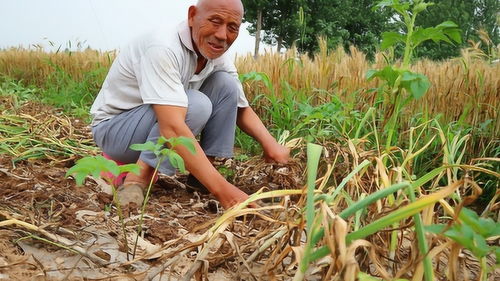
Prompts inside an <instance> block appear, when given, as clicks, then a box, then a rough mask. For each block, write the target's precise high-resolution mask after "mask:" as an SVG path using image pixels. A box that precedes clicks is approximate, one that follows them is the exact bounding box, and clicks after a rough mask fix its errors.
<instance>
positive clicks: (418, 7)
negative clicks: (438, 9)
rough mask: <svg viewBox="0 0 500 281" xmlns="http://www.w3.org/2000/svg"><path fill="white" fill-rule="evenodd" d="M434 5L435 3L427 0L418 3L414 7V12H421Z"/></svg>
mask: <svg viewBox="0 0 500 281" xmlns="http://www.w3.org/2000/svg"><path fill="white" fill-rule="evenodd" d="M432 5H434V3H425V2H421V3H418V4H417V5H415V7H413V12H414V13H420V12H422V11H424V10H425V9H427V7H429V6H432Z"/></svg>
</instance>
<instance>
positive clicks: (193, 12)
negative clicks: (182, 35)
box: [188, 6, 196, 27]
mask: <svg viewBox="0 0 500 281" xmlns="http://www.w3.org/2000/svg"><path fill="white" fill-rule="evenodd" d="M195 15H196V6H190V7H189V9H188V24H189V26H190V27H192V26H193V21H194V16H195Z"/></svg>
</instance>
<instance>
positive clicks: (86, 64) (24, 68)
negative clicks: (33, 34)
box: [0, 48, 115, 86]
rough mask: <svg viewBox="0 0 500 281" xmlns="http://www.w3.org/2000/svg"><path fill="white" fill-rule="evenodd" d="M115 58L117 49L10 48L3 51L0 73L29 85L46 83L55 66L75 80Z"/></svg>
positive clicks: (0, 59) (0, 52)
mask: <svg viewBox="0 0 500 281" xmlns="http://www.w3.org/2000/svg"><path fill="white" fill-rule="evenodd" d="M114 57H115V52H105V53H101V52H99V51H95V50H85V51H81V52H45V51H43V49H36V50H33V49H31V50H26V49H22V48H10V49H7V50H3V51H0V74H1V75H7V76H9V77H11V78H14V79H16V80H23V81H24V82H25V83H27V84H30V85H37V86H43V85H44V83H45V81H46V79H47V77H49V76H50V75H51V74H52V73H53V72H54V71H55V70H56V68H55V66H57V67H59V68H60V69H61V70H62V71H64V72H65V73H68V74H70V75H71V76H72V77H73V79H75V80H81V79H82V78H83V76H84V74H85V73H88V72H91V71H93V70H95V69H97V68H99V67H105V68H109V67H110V66H111V63H112V62H113V59H114ZM101 82H102V81H101Z"/></svg>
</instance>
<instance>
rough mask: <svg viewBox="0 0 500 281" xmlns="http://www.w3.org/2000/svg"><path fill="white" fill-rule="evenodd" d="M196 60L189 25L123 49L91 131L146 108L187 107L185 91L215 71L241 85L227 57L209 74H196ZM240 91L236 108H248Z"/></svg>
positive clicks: (155, 33)
mask: <svg viewBox="0 0 500 281" xmlns="http://www.w3.org/2000/svg"><path fill="white" fill-rule="evenodd" d="M197 57H198V56H197V55H196V52H195V51H194V48H193V44H192V41H191V30H190V29H189V26H188V23H187V21H184V22H182V23H181V24H179V25H178V26H177V28H176V29H171V28H170V29H169V28H160V29H158V30H155V31H153V32H150V33H148V34H145V35H144V36H142V37H139V38H138V39H136V40H135V41H133V42H132V43H131V44H130V45H129V46H127V47H126V48H124V49H122V50H121V51H120V53H119V54H118V56H117V57H116V59H115V60H114V62H113V64H112V65H111V68H110V69H109V72H108V75H107V76H106V79H105V80H104V83H103V85H102V88H101V90H100V91H99V94H98V95H97V98H96V99H95V101H94V104H92V108H91V109H90V113H91V115H92V118H93V120H92V126H95V125H97V124H99V123H100V122H102V121H104V120H107V119H110V118H112V117H113V116H115V115H118V114H120V113H121V112H123V111H127V110H130V109H132V108H134V107H137V106H139V105H142V104H162V105H175V106H182V107H187V106H188V99H187V96H186V90H188V89H195V90H198V89H200V87H201V85H202V84H203V81H205V79H206V78H207V77H208V76H209V75H210V74H212V73H213V72H215V71H226V72H228V73H230V74H231V75H233V76H234V77H235V79H236V80H238V73H237V71H236V67H235V65H234V63H233V60H232V59H231V58H230V57H229V56H228V55H227V53H226V54H224V55H222V56H221V57H219V58H217V59H214V60H210V59H209V60H208V62H207V64H206V66H205V68H204V69H203V70H202V71H201V72H200V73H198V74H195V71H196V65H197V63H196V62H197ZM238 82H239V81H238ZM238 85H239V93H238V95H239V99H238V107H247V106H248V101H247V99H246V97H245V94H244V92H243V87H242V86H241V83H238Z"/></svg>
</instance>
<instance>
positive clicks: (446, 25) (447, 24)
mask: <svg viewBox="0 0 500 281" xmlns="http://www.w3.org/2000/svg"><path fill="white" fill-rule="evenodd" d="M436 27H437V28H458V25H457V24H456V23H454V22H452V21H445V22H442V23H440V24H438V25H436Z"/></svg>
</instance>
